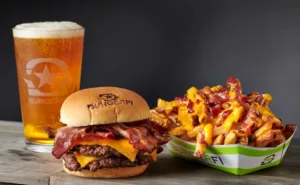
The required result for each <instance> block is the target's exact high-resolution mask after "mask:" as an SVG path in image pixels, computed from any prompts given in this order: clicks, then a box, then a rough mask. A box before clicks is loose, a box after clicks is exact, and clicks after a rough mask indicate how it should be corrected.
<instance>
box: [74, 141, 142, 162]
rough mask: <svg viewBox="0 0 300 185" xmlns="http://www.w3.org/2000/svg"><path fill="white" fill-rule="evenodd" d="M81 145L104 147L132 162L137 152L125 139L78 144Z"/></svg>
mask: <svg viewBox="0 0 300 185" xmlns="http://www.w3.org/2000/svg"><path fill="white" fill-rule="evenodd" d="M80 144H81V145H104V146H109V147H111V148H113V149H115V150H117V151H118V152H120V153H121V154H122V155H124V156H125V157H127V158H128V159H129V160H130V161H134V160H135V158H136V155H137V153H138V152H139V150H138V149H135V148H134V147H133V146H132V145H131V144H130V143H129V142H128V140H127V139H120V140H108V139H107V140H98V141H83V142H80Z"/></svg>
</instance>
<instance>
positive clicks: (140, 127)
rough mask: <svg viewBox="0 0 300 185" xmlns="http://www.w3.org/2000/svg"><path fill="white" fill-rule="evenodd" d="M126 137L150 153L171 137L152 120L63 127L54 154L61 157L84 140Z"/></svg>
mask: <svg viewBox="0 0 300 185" xmlns="http://www.w3.org/2000/svg"><path fill="white" fill-rule="evenodd" d="M121 138H126V139H128V140H129V143H130V144H132V145H133V147H134V148H136V149H138V150H142V151H145V152H148V153H151V152H153V151H154V149H156V148H159V147H160V145H162V144H165V143H167V142H168V141H169V140H170V138H169V136H168V135H167V131H166V129H164V128H163V127H161V126H160V125H158V124H156V123H154V122H153V121H150V120H143V121H140V122H137V123H134V124H132V125H129V124H127V125H125V124H121V123H115V124H109V125H95V126H85V127H63V128H62V129H60V130H59V131H58V133H57V135H56V137H55V142H54V147H53V150H52V154H53V156H55V157H56V158H60V157H61V156H62V155H63V154H64V153H66V152H67V151H68V150H70V149H72V148H73V147H74V146H76V145H78V144H80V143H81V142H82V141H97V140H103V139H121Z"/></svg>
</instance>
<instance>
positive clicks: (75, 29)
mask: <svg viewBox="0 0 300 185" xmlns="http://www.w3.org/2000/svg"><path fill="white" fill-rule="evenodd" d="M83 34H84V28H83V27H82V26H80V25H79V24H77V23H75V22H70V21H60V22H58V21H52V22H49V21H48V22H33V23H23V24H18V25H16V26H15V27H14V28H13V36H14V37H19V38H65V37H77V36H83Z"/></svg>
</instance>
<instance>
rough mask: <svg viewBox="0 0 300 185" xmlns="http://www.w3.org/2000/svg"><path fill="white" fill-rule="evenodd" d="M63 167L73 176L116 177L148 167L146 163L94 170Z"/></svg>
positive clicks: (130, 175) (137, 172)
mask: <svg viewBox="0 0 300 185" xmlns="http://www.w3.org/2000/svg"><path fill="white" fill-rule="evenodd" d="M63 168H64V171H65V172H66V173H67V174H70V175H74V176H79V177H86V178H103V179H116V178H127V177H133V176H138V175H140V174H142V173H143V172H144V171H145V170H146V169H147V168H148V164H147V165H140V166H135V167H120V168H102V169H99V170H97V171H95V172H93V171H89V170H82V171H70V170H68V169H67V168H66V167H65V165H63Z"/></svg>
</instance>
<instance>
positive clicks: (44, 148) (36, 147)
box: [25, 141, 53, 153]
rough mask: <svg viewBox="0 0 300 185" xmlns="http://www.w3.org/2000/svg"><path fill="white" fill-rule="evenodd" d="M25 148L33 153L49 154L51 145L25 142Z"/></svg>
mask: <svg viewBox="0 0 300 185" xmlns="http://www.w3.org/2000/svg"><path fill="white" fill-rule="evenodd" d="M25 143H26V146H25V149H26V150H29V151H33V152H40V153H51V152H52V148H53V145H42V144H37V143H33V142H30V141H25Z"/></svg>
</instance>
